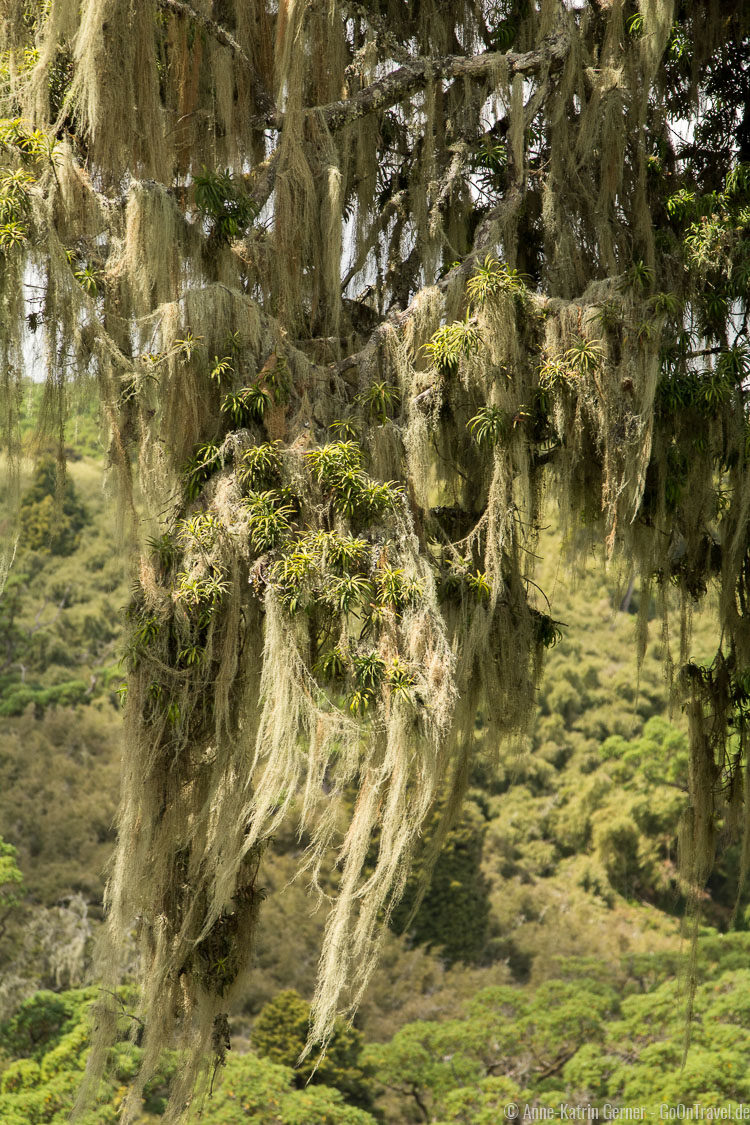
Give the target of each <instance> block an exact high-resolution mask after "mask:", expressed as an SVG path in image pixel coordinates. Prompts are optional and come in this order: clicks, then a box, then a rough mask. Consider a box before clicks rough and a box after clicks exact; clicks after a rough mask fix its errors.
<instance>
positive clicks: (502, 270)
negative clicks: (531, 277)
mask: <svg viewBox="0 0 750 1125" xmlns="http://www.w3.org/2000/svg"><path fill="white" fill-rule="evenodd" d="M525 291H526V286H525V284H524V279H523V277H522V275H521V274H520V273H519V272H518V270H516V269H510V268H509V267H508V266H506V265H505V264H504V263H503V262H500V261H498V259H497V258H493V257H492V256H491V255H488V256H487V257H486V258H485V259H484V261H483V262H482V264H481V265H480V266H477V268H476V269H475V271H474V273H473V274H472V276H471V277H470V278H469V280H468V282H467V284H466V295H467V297H468V298H469V300H470V302H471V303H472V304H473V305H475V306H477V307H478V308H481V307H482V305H484V304H485V303H486V302H487V301H488V300H489V299H490V298H492V297H495V296H497V295H498V294H499V293H510V294H512V295H513V296H515V297H520V296H522V295H523V293H524V292H525Z"/></svg>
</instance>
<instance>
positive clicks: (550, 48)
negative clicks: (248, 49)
mask: <svg viewBox="0 0 750 1125" xmlns="http://www.w3.org/2000/svg"><path fill="white" fill-rule="evenodd" d="M569 49H570V33H569V31H568V28H567V26H566V25H562V26H560V27H558V28H557V30H556V31H554V32H552V34H551V35H549V36H548V37H547V39H546V41H545V43H544V44H543V45H542V46H541V47H539V48H538V49H537V50H535V51H525V52H523V53H522V54H513V53H512V52H510V51H508V52H505V51H484V52H483V53H482V54H481V55H471V56H468V57H467V56H465V55H448V56H446V57H445V58H442V59H428V58H416V59H414V60H413V62H410V63H408V64H406V65H404V66H400V67H398V69H397V70H393V71H391V73H390V74H386V75H384V77H383V78H379V79H378V80H377V82H373V83H372V84H371V85H370V86H367V87H366V88H365V89H364V90H360V91H359V93H357V94H354V95H353V96H352V97H351V98H344V99H342V100H341V101H337V102H330V103H329V104H328V105H325V106H321V107H320V108H318V109H314V110H309V111H308V112H310V113H317V114H319V115H320V117H321V118H322V120H323V121H324V123H325V124H326V125H327V127H328V128H329V129H330V130H332V131H335V130H337V129H341V128H343V126H344V125H349V124H350V123H351V122H352V121H357V120H358V119H359V118H361V117H366V116H367V115H368V114H370V113H382V112H383V110H386V109H389V108H390V107H391V106H393V105H396V104H397V103H398V102H400V101H401V100H402V98H405V97H406V96H407V94H410V93H412V91H414V90H418V89H420V87H422V86H425V85H427V83H428V82H430V81H435V80H439V79H442V78H468V79H470V80H472V81H478V80H480V79H482V78H486V77H487V75H488V74H490V73H491V72H492V71H493V70H497V69H499V68H501V67H507V73H508V76H509V77H511V78H512V77H513V76H514V75H516V74H535V73H537V72H538V71H539V70H541V69H543V68H544V67H549V69H550V70H552V69H555V68H556V67H558V66H560V65H561V64H562V61H563V59H564V58H565V56H566V55H567V53H568V51H569Z"/></svg>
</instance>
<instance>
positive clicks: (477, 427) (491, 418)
mask: <svg viewBox="0 0 750 1125" xmlns="http://www.w3.org/2000/svg"><path fill="white" fill-rule="evenodd" d="M467 425H468V427H469V430H470V431H471V436H472V437H473V438H474V441H475V442H476V443H477V445H480V446H481V445H497V443H498V441H500V439H501V438H503V437H505V436H506V434H507V432H508V416H507V414H506V413H505V411H504V410H501V409H500V408H499V407H498V406H483V407H482V408H481V409H480V410H478V411H477V413H476V414H475V415H474V417H473V418H470V419H469V421H468V423H467Z"/></svg>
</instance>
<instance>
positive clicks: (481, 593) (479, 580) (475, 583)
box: [466, 570, 492, 602]
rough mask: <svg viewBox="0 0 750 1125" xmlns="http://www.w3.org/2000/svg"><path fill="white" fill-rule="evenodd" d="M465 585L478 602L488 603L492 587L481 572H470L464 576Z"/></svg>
mask: <svg viewBox="0 0 750 1125" xmlns="http://www.w3.org/2000/svg"><path fill="white" fill-rule="evenodd" d="M466 585H467V586H468V587H469V589H470V590H471V592H472V593H473V594H475V595H476V597H477V598H478V599H479V601H482V602H485V601H489V599H490V596H491V595H492V585H491V583H490V580H489V578H488V577H487V575H486V574H485V572H484V571H483V570H470V571H469V573H468V574H467V575H466Z"/></svg>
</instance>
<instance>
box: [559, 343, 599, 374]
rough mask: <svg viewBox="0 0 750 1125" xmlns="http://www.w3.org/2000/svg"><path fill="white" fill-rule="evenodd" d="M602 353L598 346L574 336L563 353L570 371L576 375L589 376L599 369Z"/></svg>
mask: <svg viewBox="0 0 750 1125" xmlns="http://www.w3.org/2000/svg"><path fill="white" fill-rule="evenodd" d="M603 359H604V352H603V351H602V348H601V346H600V345H599V344H595V343H594V342H593V341H592V340H587V339H586V337H585V336H576V337H575V339H574V340H573V343H572V344H571V345H570V347H569V348H568V350H567V351H566V353H565V360H566V362H567V364H568V366H569V367H570V369H571V370H572V371H574V372H575V373H576V374H578V375H589V374H590V373H591V372H592V371H596V370H597V369H598V368H599V367H601V364H602V360H603Z"/></svg>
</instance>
